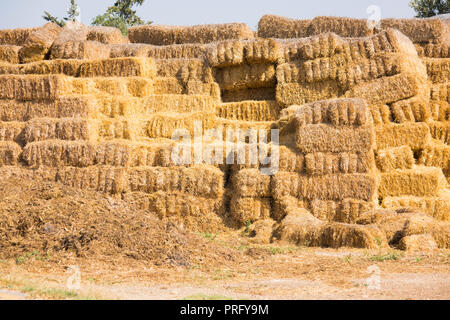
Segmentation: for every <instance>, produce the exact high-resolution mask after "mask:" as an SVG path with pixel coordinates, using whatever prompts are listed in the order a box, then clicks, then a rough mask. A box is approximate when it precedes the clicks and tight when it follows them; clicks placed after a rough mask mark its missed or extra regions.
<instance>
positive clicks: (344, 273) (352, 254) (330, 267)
mask: <svg viewBox="0 0 450 320" xmlns="http://www.w3.org/2000/svg"><path fill="white" fill-rule="evenodd" d="M268 248H271V249H270V251H271V252H274V251H276V252H279V253H276V254H268V255H266V256H263V257H260V258H253V259H249V261H248V263H242V262H241V263H240V264H239V265H235V266H233V265H228V266H224V268H223V269H217V268H208V267H207V266H190V267H187V268H186V267H176V268H164V267H155V266H148V265H146V264H135V265H128V266H127V267H126V268H121V267H120V268H118V267H111V266H103V269H102V268H100V267H99V265H95V267H90V266H89V263H88V262H83V261H78V262H81V263H80V269H81V286H80V290H72V291H71V290H69V289H67V287H66V283H67V278H68V276H69V275H68V274H67V273H66V272H65V269H64V267H61V268H53V267H52V269H46V266H45V264H44V265H42V264H43V262H41V261H35V262H30V263H28V264H26V265H16V264H15V263H14V262H12V261H11V262H4V263H2V264H0V271H1V276H0V299H22V298H27V299H40V298H44V299H121V300H122V299H142V300H147V299H148V300H160V299H164V300H167V299H168V300H173V299H177V300H180V299H195V300H197V299H200V300H202V299H227V300H228V299H237V300H240V299H251V300H266V299H293V300H302V299H313V300H319V299H338V300H340V299H442V300H448V299H450V264H449V261H450V260H449V256H450V255H449V253H448V251H437V252H433V253H411V254H406V253H400V252H398V251H395V252H394V251H392V252H371V251H367V250H353V249H348V250H332V249H308V248H298V249H295V250H294V249H292V248H290V247H285V248H283V247H277V248H276V250H275V249H274V247H268ZM259 250H262V247H259ZM283 250H284V251H285V252H283ZM374 268H375V269H374ZM373 270H375V271H377V270H378V272H375V273H374V272H373ZM377 277H378V278H377ZM377 279H379V282H377Z"/></svg>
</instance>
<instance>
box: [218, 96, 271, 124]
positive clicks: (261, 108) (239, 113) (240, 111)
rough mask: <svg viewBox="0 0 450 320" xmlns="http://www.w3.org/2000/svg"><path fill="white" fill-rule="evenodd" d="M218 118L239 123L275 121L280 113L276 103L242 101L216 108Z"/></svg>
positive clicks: (223, 104) (220, 105)
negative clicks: (238, 121)
mask: <svg viewBox="0 0 450 320" xmlns="http://www.w3.org/2000/svg"><path fill="white" fill-rule="evenodd" d="M216 110H217V111H216V114H217V116H218V117H221V118H226V119H230V120H241V121H275V120H277V119H278V115H279V113H280V106H279V105H278V103H277V102H276V101H270V100H269V101H267V100H265V101H243V102H234V103H222V104H219V105H218V106H217V108H216Z"/></svg>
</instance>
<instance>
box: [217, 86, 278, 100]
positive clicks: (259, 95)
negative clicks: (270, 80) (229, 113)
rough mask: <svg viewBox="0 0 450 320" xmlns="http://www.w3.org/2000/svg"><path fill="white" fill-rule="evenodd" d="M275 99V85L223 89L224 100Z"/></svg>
mask: <svg viewBox="0 0 450 320" xmlns="http://www.w3.org/2000/svg"><path fill="white" fill-rule="evenodd" d="M250 100H253V101H262V100H275V87H273V88H251V89H242V90H224V91H222V101H223V102H225V103H226V102H240V101H250Z"/></svg>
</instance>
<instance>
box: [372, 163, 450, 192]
mask: <svg viewBox="0 0 450 320" xmlns="http://www.w3.org/2000/svg"><path fill="white" fill-rule="evenodd" d="M446 187H447V180H446V179H445V176H444V175H443V173H442V169H440V168H433V167H423V166H416V167H414V168H413V169H405V170H395V171H391V172H383V173H381V180H380V185H379V188H378V193H379V196H380V197H382V198H384V197H389V196H391V197H398V196H407V195H411V196H417V197H432V196H438V195H439V193H440V192H441V191H442V190H443V189H444V188H446Z"/></svg>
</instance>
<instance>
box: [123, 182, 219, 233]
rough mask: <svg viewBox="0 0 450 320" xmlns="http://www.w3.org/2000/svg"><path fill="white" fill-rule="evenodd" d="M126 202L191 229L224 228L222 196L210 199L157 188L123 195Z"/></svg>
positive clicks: (215, 230) (206, 230)
mask: <svg viewBox="0 0 450 320" xmlns="http://www.w3.org/2000/svg"><path fill="white" fill-rule="evenodd" d="M124 199H125V201H127V203H133V205H134V206H137V207H138V208H140V209H144V210H148V211H149V212H151V213H154V214H156V215H157V216H158V217H159V218H160V219H164V220H165V221H170V222H172V223H175V224H176V225H180V226H182V227H183V228H186V229H188V230H191V231H196V232H209V233H216V232H220V231H223V230H224V224H223V220H222V217H223V215H224V210H225V206H224V201H223V199H210V198H204V197H200V196H192V195H190V194H184V193H178V192H176V193H174V192H163V191H158V192H155V193H152V194H150V195H149V194H145V193H140V192H132V193H127V194H125V195H124Z"/></svg>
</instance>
